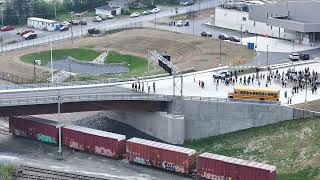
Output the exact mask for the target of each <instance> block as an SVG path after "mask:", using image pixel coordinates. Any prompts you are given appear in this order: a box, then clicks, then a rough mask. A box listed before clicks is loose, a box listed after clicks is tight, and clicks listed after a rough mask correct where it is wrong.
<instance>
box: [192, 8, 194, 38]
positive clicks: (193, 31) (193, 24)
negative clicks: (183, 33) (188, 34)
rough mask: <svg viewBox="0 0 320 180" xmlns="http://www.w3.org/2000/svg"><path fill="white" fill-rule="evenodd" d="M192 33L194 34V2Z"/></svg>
mask: <svg viewBox="0 0 320 180" xmlns="http://www.w3.org/2000/svg"><path fill="white" fill-rule="evenodd" d="M192 14H193V16H192V17H193V18H192V35H193V36H194V4H193V5H192Z"/></svg>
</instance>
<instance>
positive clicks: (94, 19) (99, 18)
mask: <svg viewBox="0 0 320 180" xmlns="http://www.w3.org/2000/svg"><path fill="white" fill-rule="evenodd" d="M92 21H93V22H102V18H101V17H100V16H95V17H94V18H93V19H92Z"/></svg>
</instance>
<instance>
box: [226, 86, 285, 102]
mask: <svg viewBox="0 0 320 180" xmlns="http://www.w3.org/2000/svg"><path fill="white" fill-rule="evenodd" d="M279 97H280V89H274V88H254V87H235V88H234V92H233V93H229V94H228V98H234V99H254V100H262V101H279Z"/></svg>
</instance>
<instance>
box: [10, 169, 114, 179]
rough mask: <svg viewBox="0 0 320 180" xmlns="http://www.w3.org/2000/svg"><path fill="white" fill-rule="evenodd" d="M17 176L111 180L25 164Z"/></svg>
mask: <svg viewBox="0 0 320 180" xmlns="http://www.w3.org/2000/svg"><path fill="white" fill-rule="evenodd" d="M16 176H17V177H21V178H26V179H28V180H29V179H30V180H110V179H107V178H98V177H93V176H87V175H80V174H74V173H67V172H62V171H55V170H49V169H43V168H37V167H32V166H25V165H21V166H20V168H19V171H18V173H17V175H16Z"/></svg>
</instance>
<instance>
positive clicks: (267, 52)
mask: <svg viewBox="0 0 320 180" xmlns="http://www.w3.org/2000/svg"><path fill="white" fill-rule="evenodd" d="M267 66H269V45H267Z"/></svg>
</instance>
